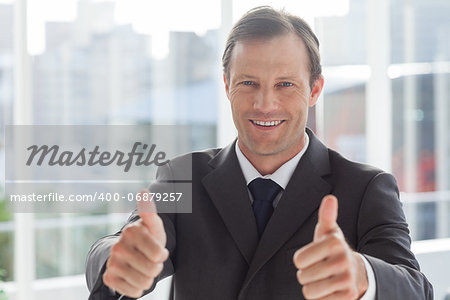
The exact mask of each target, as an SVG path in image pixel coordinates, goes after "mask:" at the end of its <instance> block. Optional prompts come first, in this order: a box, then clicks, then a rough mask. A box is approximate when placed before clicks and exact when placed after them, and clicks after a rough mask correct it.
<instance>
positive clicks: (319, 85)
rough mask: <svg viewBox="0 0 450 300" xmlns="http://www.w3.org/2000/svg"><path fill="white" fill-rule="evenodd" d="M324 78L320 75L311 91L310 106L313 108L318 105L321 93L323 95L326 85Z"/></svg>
mask: <svg viewBox="0 0 450 300" xmlns="http://www.w3.org/2000/svg"><path fill="white" fill-rule="evenodd" d="M324 82H325V81H324V79H323V76H322V75H320V76H319V78H317V79H316V81H315V82H314V85H313V87H312V89H311V95H310V97H309V106H310V107H313V106H314V105H316V103H317V100H318V99H319V96H320V93H322V89H323V84H324Z"/></svg>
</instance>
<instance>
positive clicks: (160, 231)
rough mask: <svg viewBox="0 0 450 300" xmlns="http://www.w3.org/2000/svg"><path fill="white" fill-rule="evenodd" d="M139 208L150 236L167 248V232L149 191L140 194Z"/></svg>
mask: <svg viewBox="0 0 450 300" xmlns="http://www.w3.org/2000/svg"><path fill="white" fill-rule="evenodd" d="M139 196H140V197H139V198H137V199H138V201H137V208H138V212H139V217H140V218H141V219H142V223H143V224H144V226H145V227H146V228H147V229H148V231H149V232H150V234H151V235H152V236H153V237H154V238H155V239H156V240H157V241H158V242H159V243H160V244H161V246H163V247H165V246H166V231H165V230H164V224H163V222H162V220H161V218H160V217H159V216H158V213H157V210H156V205H155V202H154V201H153V200H152V197H151V194H150V191H149V190H141V191H140V192H139Z"/></svg>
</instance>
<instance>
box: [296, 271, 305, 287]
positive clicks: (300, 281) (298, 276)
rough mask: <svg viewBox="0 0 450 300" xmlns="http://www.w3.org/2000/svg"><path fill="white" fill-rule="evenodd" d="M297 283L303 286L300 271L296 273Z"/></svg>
mask: <svg viewBox="0 0 450 300" xmlns="http://www.w3.org/2000/svg"><path fill="white" fill-rule="evenodd" d="M297 281H298V283H300V284H304V283H305V282H304V281H303V275H302V272H301V271H297Z"/></svg>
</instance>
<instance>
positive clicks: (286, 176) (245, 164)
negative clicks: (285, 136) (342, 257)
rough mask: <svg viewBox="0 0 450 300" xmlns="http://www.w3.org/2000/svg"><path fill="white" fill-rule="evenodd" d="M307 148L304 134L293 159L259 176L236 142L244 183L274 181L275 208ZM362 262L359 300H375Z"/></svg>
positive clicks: (372, 279) (369, 271)
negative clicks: (363, 276)
mask: <svg viewBox="0 0 450 300" xmlns="http://www.w3.org/2000/svg"><path fill="white" fill-rule="evenodd" d="M308 146H309V137H308V134H307V133H306V132H305V146H304V147H303V149H302V150H301V151H300V152H299V153H297V154H296V155H295V156H294V157H293V158H291V159H290V160H288V161H287V162H285V163H284V164H283V165H282V166H281V167H279V168H278V169H277V170H276V171H275V172H273V173H272V174H268V175H265V176H263V175H261V174H260V173H259V172H258V170H256V168H255V167H254V166H253V165H252V164H251V162H250V161H249V160H248V159H247V158H246V157H245V155H244V154H243V153H242V151H241V149H240V148H239V145H238V143H237V142H236V146H235V149H236V155H237V158H238V161H239V165H240V166H241V169H242V173H243V174H244V178H245V181H246V183H247V186H248V184H249V183H250V182H252V180H253V179H255V178H259V177H262V178H265V179H272V180H273V181H275V182H276V183H277V184H278V185H279V186H280V187H281V188H282V190H281V192H280V193H279V194H278V195H277V196H276V197H275V199H274V200H273V207H274V208H276V207H277V205H278V202H279V201H280V199H281V196H282V195H283V191H284V190H285V189H286V186H287V185H288V183H289V180H291V177H292V174H294V171H295V168H296V167H297V165H298V163H299V161H300V159H301V158H302V156H303V154H304V153H305V152H306V149H308ZM247 191H248V194H249V197H250V201H252V203H253V197H252V194H251V193H250V190H249V189H248V188H247ZM360 256H361V258H362V260H363V261H364V265H365V267H366V272H367V279H368V288H367V291H366V293H365V294H364V295H363V296H362V297H361V298H360V300H375V292H376V281H375V275H374V273H373V269H372V266H371V265H370V263H369V262H368V261H367V259H366V258H365V257H364V256H363V255H361V254H360Z"/></svg>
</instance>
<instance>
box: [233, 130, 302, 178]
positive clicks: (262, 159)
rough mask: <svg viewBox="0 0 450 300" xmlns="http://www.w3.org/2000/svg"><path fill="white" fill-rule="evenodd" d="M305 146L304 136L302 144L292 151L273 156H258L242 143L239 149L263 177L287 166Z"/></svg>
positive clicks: (286, 150)
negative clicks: (284, 165)
mask: <svg viewBox="0 0 450 300" xmlns="http://www.w3.org/2000/svg"><path fill="white" fill-rule="evenodd" d="M305 134H306V133H305ZM238 142H239V141H238ZM304 146H305V137H304V136H303V138H302V139H301V142H300V143H299V144H298V145H296V146H295V147H292V149H285V150H283V151H281V152H279V153H273V154H258V153H254V152H252V151H250V150H249V149H248V148H247V147H245V145H243V144H242V143H239V148H240V149H241V151H242V153H243V154H244V156H245V157H246V158H247V159H248V161H249V162H250V163H251V164H252V165H253V166H254V167H255V169H256V170H258V172H259V173H260V174H261V175H263V176H265V175H268V174H273V173H274V172H275V171H276V170H278V169H279V168H280V167H281V166H282V165H283V164H285V163H286V162H287V161H289V160H290V159H292V158H293V157H294V156H295V155H297V154H298V153H299V152H300V151H301V150H302V149H303V147H304Z"/></svg>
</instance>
